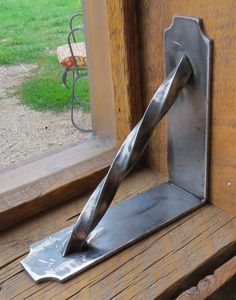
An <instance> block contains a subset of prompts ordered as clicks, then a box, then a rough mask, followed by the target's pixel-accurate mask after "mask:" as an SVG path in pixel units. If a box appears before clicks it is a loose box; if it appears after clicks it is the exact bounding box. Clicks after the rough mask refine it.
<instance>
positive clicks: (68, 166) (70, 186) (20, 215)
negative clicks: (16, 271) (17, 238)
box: [0, 144, 115, 230]
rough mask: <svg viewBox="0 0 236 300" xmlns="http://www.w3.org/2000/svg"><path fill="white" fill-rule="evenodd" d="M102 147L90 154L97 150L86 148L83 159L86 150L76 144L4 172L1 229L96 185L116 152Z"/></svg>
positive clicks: (1, 176) (0, 193)
mask: <svg viewBox="0 0 236 300" xmlns="http://www.w3.org/2000/svg"><path fill="white" fill-rule="evenodd" d="M91 145H92V144H91ZM93 145H95V144H93ZM85 148H86V147H85ZM98 149H99V147H98ZM98 149H97V150H98ZM102 149H104V150H105V148H102ZM102 149H100V150H101V151H100V153H99V151H97V150H96V151H95V152H96V153H97V155H95V156H94V157H89V156H88V154H89V152H92V151H94V149H90V150H89V149H87V148H86V155H87V156H88V157H89V158H87V159H84V160H80V158H82V157H83V153H82V152H83V151H85V149H84V150H82V148H81V147H79V145H78V146H77V145H76V146H74V147H71V148H68V149H67V151H62V152H58V153H55V154H54V155H52V157H50V156H48V155H47V156H45V157H42V158H41V159H39V160H35V161H32V162H29V163H28V164H22V166H20V167H19V168H16V169H12V170H9V171H8V172H7V173H0V181H1V187H0V230H2V229H4V228H7V227H9V226H11V225H13V224H15V223H17V222H19V221H22V220H24V219H26V218H28V217H30V216H32V215H34V214H37V213H39V212H41V211H44V210H46V209H48V208H50V207H53V206H55V205H57V204H59V203H62V202H64V201H67V200H68V199H72V198H74V197H75V196H76V195H80V194H81V193H83V192H85V191H88V190H90V189H91V188H93V187H95V186H96V185H97V184H98V183H99V181H100V180H101V179H102V178H103V176H104V175H105V173H106V171H107V169H108V167H109V165H110V163H111V161H112V159H113V157H114V155H115V151H114V150H110V151H104V153H103V151H102ZM67 152H68V153H67ZM101 152H102V153H101ZM78 154H79V155H78ZM76 161H77V162H76ZM22 174H23V176H22Z"/></svg>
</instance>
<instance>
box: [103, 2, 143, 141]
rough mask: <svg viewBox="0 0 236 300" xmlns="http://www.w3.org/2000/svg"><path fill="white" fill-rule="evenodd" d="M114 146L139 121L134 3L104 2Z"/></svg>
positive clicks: (140, 111) (137, 55)
mask: <svg viewBox="0 0 236 300" xmlns="http://www.w3.org/2000/svg"><path fill="white" fill-rule="evenodd" d="M106 2H107V15H108V26H109V35H110V38H109V45H110V57H111V68H112V80H113V90H114V101H115V112H116V133H117V145H118V146H119V145H120V144H121V143H122V142H123V141H124V139H125V138H126V136H127V135H128V133H129V132H130V131H131V129H132V128H133V127H134V125H136V123H137V122H138V121H139V119H140V118H141V113H142V102H141V90H140V65H139V50H138V35H137V24H136V23H137V22H136V10H135V0H129V1H126V0H106Z"/></svg>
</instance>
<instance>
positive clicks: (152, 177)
mask: <svg viewBox="0 0 236 300" xmlns="http://www.w3.org/2000/svg"><path fill="white" fill-rule="evenodd" d="M161 179H162V178H160V177H158V176H157V175H156V174H154V173H152V172H150V171H148V170H143V171H138V172H137V173H136V174H134V175H133V176H132V177H130V178H129V179H128V180H127V181H126V182H125V183H124V185H122V187H121V188H120V190H119V193H118V195H117V197H116V199H115V202H118V201H120V200H122V199H123V198H125V197H128V196H130V195H132V194H135V193H137V192H139V191H142V190H144V189H145V188H148V187H150V186H152V185H154V184H155V183H157V182H158V181H160V180H161ZM87 198H88V195H85V196H83V197H80V198H79V199H76V200H74V201H72V202H70V203H67V204H65V205H64V206H60V207H58V208H55V209H51V210H49V211H48V212H45V213H41V214H40V215H38V216H35V217H34V218H32V219H30V220H28V221H25V222H24V223H22V224H20V225H18V226H15V227H14V228H12V229H11V230H8V231H6V232H4V233H3V234H2V235H1V238H0V252H1V261H0V266H1V270H0V282H1V290H0V299H7V300H9V299H154V298H159V299H168V298H163V297H164V296H165V297H166V295H175V294H176V293H177V292H179V294H180V292H181V291H183V290H184V289H186V288H187V287H189V284H191V282H187V281H186V278H188V277H189V276H190V275H191V274H195V277H196V276H199V279H201V278H202V277H203V276H202V274H204V268H203V269H202V266H204V264H205V263H206V262H208V261H210V259H211V258H212V257H213V258H214V260H218V261H219V262H220V261H222V260H224V259H226V258H227V255H230V253H231V252H232V251H233V250H235V249H236V245H235V241H236V220H235V219H234V218H233V217H232V216H230V215H228V214H227V213H225V212H223V211H222V210H220V209H219V208H216V207H214V206H210V205H207V206H204V207H202V208H201V209H199V210H198V211H195V212H193V213H192V214H190V215H188V216H186V217H184V218H182V219H181V220H179V221H177V222H175V223H174V224H172V225H170V226H168V227H166V228H164V229H162V230H160V231H159V232H157V233H155V234H153V235H151V236H150V237H148V238H146V239H145V240H143V241H141V242H139V243H137V244H135V245H133V246H131V247H129V248H127V249H126V250H124V251H122V252H120V253H118V254H117V255H115V256H113V257H112V258H110V259H108V260H106V261H105V262H103V263H101V264H99V265H97V266H95V267H93V268H92V269H90V270H88V271H86V272H84V273H83V274H81V275H79V276H77V277H75V278H73V279H72V280H70V281H68V282H66V283H64V284H60V283H56V282H46V283H41V284H35V283H34V282H33V281H32V280H31V279H30V278H29V276H28V275H27V274H26V273H25V271H24V270H23V269H22V267H21V266H20V265H19V262H20V260H21V259H22V258H23V257H24V256H25V255H26V254H27V253H28V251H29V246H30V244H31V243H33V242H36V241H37V240H39V239H42V238H44V237H45V236H47V235H49V234H51V233H53V232H55V231H58V230H60V229H62V228H64V227H66V226H69V225H71V224H72V223H73V222H74V221H75V219H76V218H77V214H78V212H79V211H81V209H82V207H83V205H84V203H85V201H86V199H87ZM230 249H231V251H229V250H230ZM208 267H209V264H207V268H208ZM200 269H202V271H201V272H198V270H200ZM196 274H197V275H196ZM190 277H191V276H190ZM197 278H198V277H196V279H197ZM190 286H191V285H190ZM179 294H178V295H179Z"/></svg>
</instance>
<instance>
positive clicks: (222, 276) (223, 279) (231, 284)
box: [177, 256, 236, 300]
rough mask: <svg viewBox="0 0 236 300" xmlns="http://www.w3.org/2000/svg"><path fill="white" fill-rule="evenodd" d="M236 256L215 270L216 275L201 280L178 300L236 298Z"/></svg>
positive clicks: (228, 299) (229, 299)
mask: <svg viewBox="0 0 236 300" xmlns="http://www.w3.org/2000/svg"><path fill="white" fill-rule="evenodd" d="M235 280H236V256H234V257H233V258H232V259H230V260H229V261H227V262H226V263H225V264H223V265H222V266H221V267H219V268H218V269H216V270H215V272H214V274H212V275H208V276H206V277H205V278H203V279H201V280H200V281H199V283H198V284H197V286H194V287H192V288H190V289H188V290H187V291H185V292H184V293H182V294H181V295H180V296H179V297H178V298H177V300H204V299H208V300H210V299H214V300H217V299H227V300H231V299H232V300H234V299H235V298H236V286H235V282H236V281H235Z"/></svg>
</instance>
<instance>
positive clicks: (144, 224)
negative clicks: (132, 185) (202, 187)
mask: <svg viewBox="0 0 236 300" xmlns="http://www.w3.org/2000/svg"><path fill="white" fill-rule="evenodd" d="M204 203H205V201H204V200H200V199H198V198H196V197H194V196H193V195H191V194H189V193H187V192H186V191H183V190H182V189H180V188H179V187H177V186H176V185H174V184H172V183H170V182H164V183H161V184H159V185H156V186H154V187H152V188H150V189H149V190H147V191H144V192H142V193H140V194H138V195H136V196H132V197H130V198H128V199H126V200H124V201H122V202H121V203H118V204H116V205H114V206H113V207H111V208H110V209H109V210H108V212H107V214H106V215H105V216H104V218H103V219H102V221H101V222H100V223H99V224H98V226H97V227H96V229H95V230H94V232H92V233H91V236H90V237H89V240H88V242H89V245H88V247H87V249H85V250H84V251H82V252H75V253H73V254H70V255H68V256H66V257H63V256H62V255H61V251H60V247H61V245H62V242H63V241H64V239H65V238H66V237H67V236H68V234H69V233H70V231H71V230H72V226H70V227H68V228H65V229H64V230H61V231H59V232H56V233H54V234H52V235H50V236H48V237H46V238H45V239H43V240H41V241H38V242H36V243H34V244H32V245H31V247H30V253H29V254H28V256H27V257H26V258H24V259H23V260H22V261H21V265H22V266H23V267H24V269H25V270H26V271H27V273H28V274H29V275H30V277H31V278H32V279H33V280H34V281H35V282H37V283H39V282H43V281H47V280H49V281H58V282H65V281H67V280H69V279H70V278H72V277H74V276H76V275H79V274H80V273H82V272H84V271H85V270H87V269H88V268H91V267H92V266H94V265H97V264H99V263H100V262H101V261H104V260H106V259H108V258H109V257H111V256H113V255H115V254H116V253H117V252H119V251H121V250H123V249H125V248H127V247H128V246H130V245H132V244H134V243H136V242H137V241H139V240H141V239H143V238H145V237H147V236H149V235H151V234H152V233H154V232H156V231H157V230H159V229H161V228H163V227H164V226H166V225H167V224H170V223H171V222H173V221H174V220H177V219H179V218H180V217H182V216H184V215H186V214H187V213H189V212H191V211H193V210H195V209H197V208H198V207H200V206H202V205H203V204H204ZM124 229H125V230H124Z"/></svg>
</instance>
